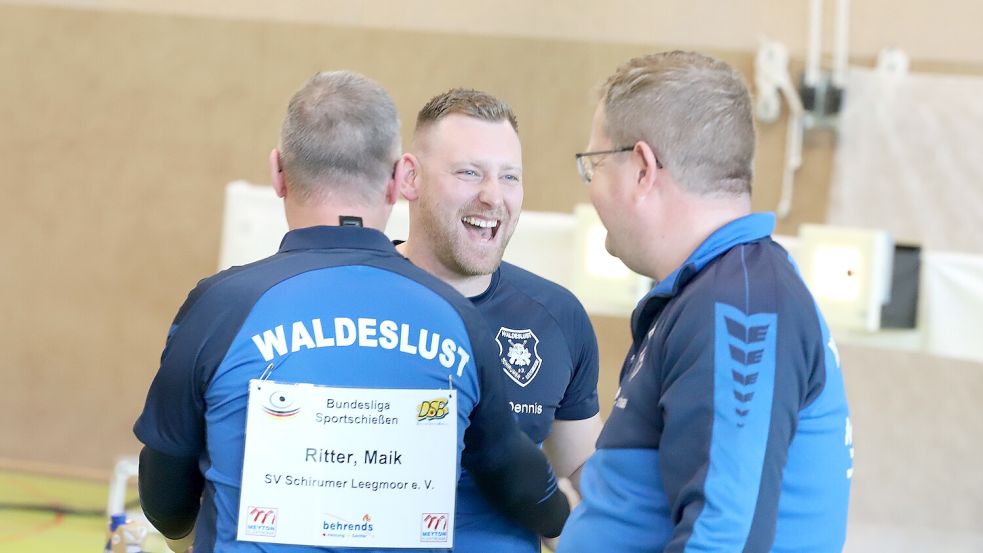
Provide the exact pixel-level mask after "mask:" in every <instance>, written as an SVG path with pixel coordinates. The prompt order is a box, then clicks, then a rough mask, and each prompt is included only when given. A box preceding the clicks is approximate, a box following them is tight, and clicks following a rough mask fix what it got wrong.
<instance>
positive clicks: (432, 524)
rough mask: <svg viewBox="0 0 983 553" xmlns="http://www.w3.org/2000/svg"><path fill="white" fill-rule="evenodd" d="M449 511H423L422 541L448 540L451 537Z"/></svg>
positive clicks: (421, 524) (421, 523)
mask: <svg viewBox="0 0 983 553" xmlns="http://www.w3.org/2000/svg"><path fill="white" fill-rule="evenodd" d="M447 518H448V517H447V513H423V520H421V521H420V541H421V542H446V541H447V540H448V539H449V536H450V534H449V532H448V531H447Z"/></svg>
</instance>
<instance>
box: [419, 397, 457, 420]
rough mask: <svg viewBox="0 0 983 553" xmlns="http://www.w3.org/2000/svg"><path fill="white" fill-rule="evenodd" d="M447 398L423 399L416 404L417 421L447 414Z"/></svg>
mask: <svg viewBox="0 0 983 553" xmlns="http://www.w3.org/2000/svg"><path fill="white" fill-rule="evenodd" d="M447 401H448V400H447V398H446V397H439V398H436V399H430V400H425V401H423V402H422V403H420V405H418V406H417V413H416V420H417V421H435V420H440V419H442V418H444V417H446V416H447V413H449V412H450V410H449V409H447Z"/></svg>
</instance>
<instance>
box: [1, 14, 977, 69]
mask: <svg viewBox="0 0 983 553" xmlns="http://www.w3.org/2000/svg"><path fill="white" fill-rule="evenodd" d="M2 1H6V2H9V3H21V4H30V5H53V6H70V7H78V8H97V9H115V10H127V11H136V12H144V13H171V14H184V15H196V16H214V17H221V18H234V19H254V20H260V21H271V20H277V21H291V22H301V23H321V24H324V23H327V24H332V25H344V26H354V27H362V28H372V29H387V30H403V31H405V30H409V31H424V32H438V33H447V34H468V35H472V36H473V35H490V36H497V37H508V36H512V37H527V38H539V39H554V40H555V39H558V40H573V41H578V42H580V41H590V42H607V43H618V44H648V45H655V44H661V45H671V46H673V47H676V48H693V49H712V50H738V51H748V50H753V49H754V48H755V47H756V46H757V41H758V37H759V36H761V35H767V36H769V37H771V38H773V39H776V40H779V41H781V42H783V43H784V44H786V45H787V46H788V48H789V51H790V52H792V53H793V54H794V55H797V56H799V57H803V56H804V53H805V50H806V44H807V38H806V37H807V36H808V14H809V0H791V1H790V0H739V1H721V0H659V1H652V0H607V1H605V2H597V1H596V0H538V1H535V2H529V1H528V0H496V1H495V2H494V3H487V2H460V1H457V0H414V1H412V2H406V1H404V0H371V1H366V2H351V1H349V0H279V1H277V2H268V1H266V0H236V1H235V2H228V1H226V0H2ZM836 3H837V0H825V2H824V12H823V17H824V26H823V34H822V37H823V39H822V40H823V45H824V50H825V51H826V52H829V51H830V49H831V46H832V44H833V34H834V25H833V19H834V16H835V9H836ZM849 15H850V25H849V34H848V37H849V41H850V53H851V55H852V56H855V57H859V58H872V57H874V56H875V55H876V54H877V52H878V51H880V50H881V49H882V48H885V47H897V48H902V49H904V50H905V51H906V52H908V53H909V54H910V55H911V57H912V59H914V60H919V61H935V60H937V61H948V62H957V63H970V64H981V63H983V48H981V46H983V35H981V33H980V32H979V25H980V21H983V2H977V1H975V0H909V1H907V2H904V3H899V2H897V1H895V0H853V1H852V2H850V7H849Z"/></svg>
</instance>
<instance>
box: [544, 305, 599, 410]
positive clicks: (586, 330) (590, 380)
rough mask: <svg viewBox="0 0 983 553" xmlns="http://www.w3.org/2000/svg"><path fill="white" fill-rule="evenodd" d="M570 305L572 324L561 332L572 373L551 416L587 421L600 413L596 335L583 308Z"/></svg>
mask: <svg viewBox="0 0 983 553" xmlns="http://www.w3.org/2000/svg"><path fill="white" fill-rule="evenodd" d="M574 302H575V303H576V310H575V312H574V315H573V317H572V322H571V324H570V325H569V326H568V327H567V328H565V329H564V335H565V336H566V339H567V343H568V345H569V347H570V358H571V360H572V361H573V374H572V375H571V378H570V383H569V384H568V385H567V389H566V392H565V393H564V394H563V398H562V399H561V400H560V406H559V407H558V408H557V409H556V414H555V415H554V416H555V418H557V419H560V420H583V419H588V418H590V417H593V416H594V415H596V414H597V413H598V411H600V405H599V404H598V400H597V373H598V352H597V336H596V335H595V334H594V327H593V325H591V322H590V318H589V317H588V316H587V312H586V311H585V310H584V308H583V306H582V305H580V302H576V300H574Z"/></svg>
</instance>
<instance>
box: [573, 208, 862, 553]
mask: <svg viewBox="0 0 983 553" xmlns="http://www.w3.org/2000/svg"><path fill="white" fill-rule="evenodd" d="M774 223H775V222H774V216H772V215H770V214H753V215H749V216H747V217H743V218H741V219H738V220H736V221H733V222H731V223H730V224H728V225H725V226H724V227H722V228H721V229H719V230H718V231H716V232H715V233H714V234H712V235H711V236H710V237H709V238H708V239H707V240H706V241H705V242H704V243H703V244H702V245H701V246H700V247H699V248H697V250H696V251H695V252H694V253H693V254H692V255H691V256H690V257H689V259H687V260H686V261H685V262H684V263H683V265H682V266H681V267H680V268H679V269H677V270H676V271H675V272H673V273H672V274H671V275H670V276H669V277H668V278H666V279H665V280H663V281H662V282H659V283H658V285H657V286H656V287H655V288H654V289H653V290H652V292H651V293H650V294H649V295H648V296H646V297H645V298H644V299H643V300H642V301H641V302H640V303H639V305H638V307H637V308H636V309H635V312H634V314H633V316H632V335H633V345H632V348H631V350H630V351H629V353H628V356H627V358H626V361H625V364H624V366H623V368H622V371H621V379H620V384H621V387H620V389H619V391H618V395H617V397H616V399H615V404H614V407H613V409H612V412H611V415H610V417H609V418H608V419H607V421H606V423H605V426H604V430H603V431H602V433H601V436H600V438H599V440H598V444H597V446H598V449H597V451H596V452H595V454H594V455H593V456H592V457H591V459H590V460H589V461H588V463H587V465H586V466H585V468H584V471H583V474H582V476H581V492H582V494H583V502H582V503H581V504H580V505H579V506H578V507H577V509H576V510H575V511H574V513H573V514H572V515H571V517H570V519H569V520H568V521H567V525H566V526H565V528H564V531H563V535H562V536H561V539H560V549H559V551H560V553H580V552H590V553H595V552H597V551H618V552H619V553H636V552H661V551H666V552H673V553H676V552H691V551H720V552H737V551H745V552H764V551H774V552H815V553H826V552H835V551H840V550H841V549H842V547H843V543H844V541H845V535H846V520H847V504H848V502H849V492H850V482H851V477H852V470H853V469H852V466H853V462H852V458H853V438H852V430H851V427H850V419H849V412H848V409H847V402H846V394H845V392H844V386H843V375H842V373H841V370H840V364H839V359H838V354H837V350H836V346H835V343H834V342H833V340H832V338H831V336H830V334H829V330H828V329H827V327H826V323H825V322H824V320H823V317H822V315H821V314H820V313H819V311H818V309H817V307H816V304H815V301H814V300H813V298H812V296H811V295H810V293H809V291H808V290H807V289H806V287H805V285H804V283H803V282H802V280H801V278H800V276H799V274H798V271H797V269H796V268H795V266H794V264H793V262H792V261H791V259H790V258H789V256H788V253H787V252H785V250H784V249H782V248H781V247H780V246H779V245H777V244H776V243H775V242H774V241H772V240H771V238H770V234H771V232H772V231H773V229H774Z"/></svg>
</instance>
